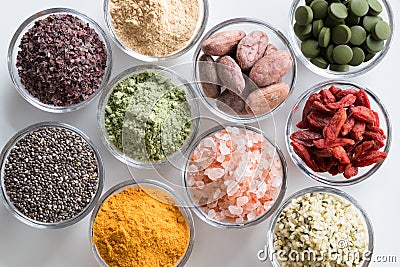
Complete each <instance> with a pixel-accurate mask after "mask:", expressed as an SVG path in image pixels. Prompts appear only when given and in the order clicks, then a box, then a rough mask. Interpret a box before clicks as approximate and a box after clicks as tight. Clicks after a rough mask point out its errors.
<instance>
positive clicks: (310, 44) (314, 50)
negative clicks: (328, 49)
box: [301, 39, 321, 58]
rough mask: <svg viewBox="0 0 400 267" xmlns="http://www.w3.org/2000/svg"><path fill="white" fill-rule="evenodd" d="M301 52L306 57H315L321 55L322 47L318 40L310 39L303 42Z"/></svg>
mask: <svg viewBox="0 0 400 267" xmlns="http://www.w3.org/2000/svg"><path fill="white" fill-rule="evenodd" d="M301 52H303V54H304V56H305V57H308V58H314V57H317V56H318V55H319V53H320V52H321V48H320V47H319V46H318V42H317V41H315V40H312V39H309V40H306V41H304V42H302V43H301Z"/></svg>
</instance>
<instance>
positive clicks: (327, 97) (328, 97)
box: [320, 89, 336, 104]
mask: <svg viewBox="0 0 400 267" xmlns="http://www.w3.org/2000/svg"><path fill="white" fill-rule="evenodd" d="M320 94H321V97H322V102H323V103H324V104H329V103H334V102H336V97H335V96H334V95H333V94H332V93H331V91H329V90H328V89H323V90H321V92H320Z"/></svg>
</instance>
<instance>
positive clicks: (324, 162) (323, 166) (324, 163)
mask: <svg viewBox="0 0 400 267" xmlns="http://www.w3.org/2000/svg"><path fill="white" fill-rule="evenodd" d="M328 160H329V159H328V158H322V157H321V158H316V159H315V163H316V164H317V165H318V167H319V169H320V171H322V172H326V171H328V170H329V168H328Z"/></svg>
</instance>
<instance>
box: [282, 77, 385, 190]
mask: <svg viewBox="0 0 400 267" xmlns="http://www.w3.org/2000/svg"><path fill="white" fill-rule="evenodd" d="M330 85H335V86H338V87H340V86H350V87H354V88H356V89H361V88H362V89H364V90H365V92H366V93H367V95H368V97H369V98H370V99H372V100H373V101H374V102H375V104H376V105H377V106H378V108H379V110H380V112H382V115H383V119H384V121H385V123H386V128H387V129H386V137H387V139H386V143H385V147H384V150H383V152H385V153H387V154H389V151H390V147H391V143H392V124H391V120H390V115H389V112H388V110H387V109H386V106H385V105H384V104H383V102H382V101H381V100H380V99H379V98H378V96H377V95H376V94H375V93H374V92H373V91H372V90H371V89H368V87H366V86H362V85H360V84H358V83H355V82H351V81H345V80H329V81H324V82H321V83H318V84H316V85H314V86H312V87H310V89H307V90H306V91H305V92H304V93H303V94H301V96H300V97H299V98H298V100H297V101H296V103H295V104H294V106H293V107H292V109H291V110H290V112H289V115H288V118H287V121H286V127H285V143H286V148H287V150H288V152H289V155H290V157H291V159H292V160H293V161H294V163H295V165H296V166H297V167H298V168H299V169H300V170H301V171H302V172H303V173H304V174H305V175H306V176H307V177H309V178H311V179H313V180H315V181H317V182H320V183H323V184H326V185H330V186H351V185H355V184H358V183H360V182H362V181H364V180H366V179H368V178H369V177H371V176H372V175H373V174H374V173H375V172H376V171H378V169H379V168H380V167H381V166H382V164H383V163H384V162H385V161H381V162H378V163H375V164H374V166H373V167H371V169H370V170H368V171H367V172H366V173H364V174H362V175H360V176H358V175H357V176H356V178H351V179H344V180H337V181H335V180H328V179H326V178H325V177H323V176H322V173H321V174H318V173H316V172H314V171H312V170H311V169H310V168H309V167H308V166H306V165H305V164H304V163H303V160H301V159H300V157H299V156H298V155H297V154H296V153H294V151H293V148H292V146H291V145H290V142H291V140H290V135H291V134H292V132H291V131H290V130H291V129H290V128H292V127H291V126H292V125H294V122H293V117H294V114H295V113H296V112H300V111H298V109H299V106H300V105H302V104H303V103H305V101H306V100H307V98H308V97H309V96H310V95H311V94H312V93H315V92H318V91H320V90H322V89H325V88H327V87H329V86H330Z"/></svg>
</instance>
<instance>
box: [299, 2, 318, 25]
mask: <svg viewBox="0 0 400 267" xmlns="http://www.w3.org/2000/svg"><path fill="white" fill-rule="evenodd" d="M313 18H314V17H313V11H312V9H311V7H309V6H299V7H298V8H297V9H296V13H295V19H296V22H297V24H299V25H302V26H306V25H307V24H310V23H311V22H312V21H313Z"/></svg>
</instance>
